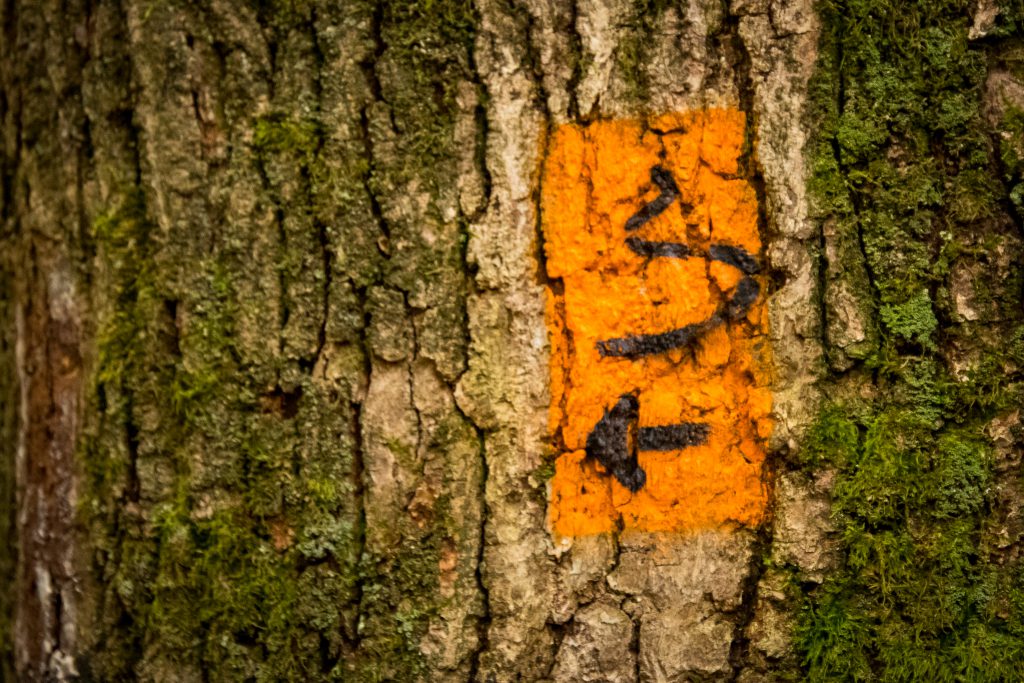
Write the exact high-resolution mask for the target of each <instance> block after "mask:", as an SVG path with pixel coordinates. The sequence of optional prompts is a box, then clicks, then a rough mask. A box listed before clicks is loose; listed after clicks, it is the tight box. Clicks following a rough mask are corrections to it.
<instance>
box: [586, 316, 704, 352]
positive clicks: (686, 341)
mask: <svg viewBox="0 0 1024 683" xmlns="http://www.w3.org/2000/svg"><path fill="white" fill-rule="evenodd" d="M720 322H721V318H720V317H719V316H718V315H714V316H712V317H711V318H710V319H708V320H707V321H705V322H702V323H694V324H692V325H686V326H685V327H680V328H679V329H676V330H671V331H669V332H662V333H660V334H637V335H633V336H629V337H617V338H615V339H606V340H604V341H599V342H597V350H598V352H599V353H600V354H601V355H602V356H612V357H616V358H640V357H642V356H652V355H654V354H656V353H664V352H666V351H670V350H672V349H679V348H682V347H684V346H689V345H690V344H692V343H693V342H694V341H696V340H697V337H698V336H699V335H701V334H703V333H704V332H706V331H707V330H709V329H710V328H711V327H713V326H714V325H717V324H718V323H720Z"/></svg>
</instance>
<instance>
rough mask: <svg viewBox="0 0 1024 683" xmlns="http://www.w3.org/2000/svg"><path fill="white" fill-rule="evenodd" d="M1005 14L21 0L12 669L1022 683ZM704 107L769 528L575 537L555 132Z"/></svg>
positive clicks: (10, 77)
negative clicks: (724, 207) (726, 182)
mask: <svg viewBox="0 0 1024 683" xmlns="http://www.w3.org/2000/svg"><path fill="white" fill-rule="evenodd" d="M1019 11H1020V10H1019V8H1018V7H1016V6H1015V5H1013V6H1011V5H1007V6H1005V7H1000V6H998V5H995V4H992V3H990V2H987V1H982V2H979V3H969V2H966V0H962V1H961V0H934V1H929V2H922V3H913V4H910V5H908V4H906V3H886V2H880V1H879V0H843V1H839V0H836V1H835V2H824V3H821V4H819V5H818V6H817V13H815V12H813V11H812V4H811V2H810V0H806V1H804V0H801V1H799V2H775V1H772V0H742V1H741V0H733V1H731V2H723V1H718V0H692V1H687V0H644V1H641V2H631V1H629V0H578V1H577V2H544V1H540V0H513V1H511V2H505V1H504V0H479V1H477V2H468V1H465V0H424V1H422V2H399V1H393V2H392V1H390V0H387V1H375V0H355V1H351V2H344V3H335V2H320V1H319V0H286V1H281V2H277V1H274V2H256V3H234V2H226V1H224V0H205V1H203V2H198V3H197V2H184V1H181V2H179V1H177V0H171V1H161V2H150V1H149V0H140V1H138V2H136V1H135V0H98V1H95V0H94V1H92V2H82V3H75V2H72V3H70V4H68V3H59V2H56V1H55V0H54V1H50V0H48V1H47V2H17V1H13V2H8V3H4V4H3V5H2V7H0V18H2V21H0V25H2V27H3V31H4V34H3V41H2V42H0V67H2V68H0V119H2V130H3V147H2V160H0V161H2V181H3V182H2V185H0V192H2V194H0V221H2V222H0V246H2V248H3V255H2V257H0V287H2V289H0V326H2V332H0V511H3V512H4V514H2V515H0V585H7V584H8V583H10V584H11V585H12V586H13V588H12V590H11V591H8V592H4V593H3V594H0V642H2V643H3V645H0V677H4V678H5V679H6V678H8V677H12V676H13V674H12V673H11V672H12V670H14V669H16V670H17V674H18V676H20V677H21V678H22V679H24V680H53V679H60V680H65V679H74V678H75V677H80V678H82V679H85V680H89V679H92V680H138V679H141V680H154V681H155V680H181V681H203V680H267V681H272V680H273V681H277V680H346V681H348V680H352V681H376V680H401V681H415V680H451V681H467V680H479V681H488V682H490V681H513V680H531V681H532V680H538V681H539V680H565V681H568V680H574V681H575V680H615V681H636V680H662V679H668V680H741V681H746V682H747V683H751V682H753V681H760V680H779V679H786V678H792V679H801V678H806V677H809V678H811V679H814V680H836V679H857V680H875V679H878V680H1007V679H1012V678H1013V676H1014V674H1015V672H1016V671H1018V670H1019V669H1020V667H1021V665H1022V662H1021V659H1022V658H1024V654H1022V653H1024V650H1022V648H1021V643H1024V612H1021V610H1022V609H1024V597H1022V596H1024V586H1022V585H1020V581H1019V576H1018V575H1019V574H1020V567H1019V561H1020V560H1019V556H1020V548H1021V547H1022V546H1021V545H1020V543H1021V539H1022V538H1024V524H1022V523H1021V521H1020V519H1021V517H1020V515H1021V511H1022V505H1024V494H1022V493H1021V488H1020V487H1021V486H1022V481H1021V477H1020V467H1021V457H1020V439H1021V429H1022V428H1021V424H1020V419H1019V417H1020V410H1021V403H1022V401H1024V398H1022V396H1021V391H1020V386H1019V385H1020V376H1019V375H1020V368H1021V366H1022V364H1024V326H1022V322H1024V312H1022V309H1021V297H1022V296H1024V295H1022V285H1024V282H1022V271H1021V269H1020V265H1019V261H1020V256H1021V252H1022V251H1024V245H1022V241H1021V237H1022V236H1021V234H1020V226H1021V225H1022V220H1024V219H1022V216H1024V214H1022V213H1021V211H1022V208H1021V207H1022V206H1024V199H1022V197H1024V190H1022V189H1021V188H1022V187H1024V185H1022V183H1024V94H1022V93H1024V76H1022V75H1021V74H1022V73H1024V70H1022V69H1021V59H1022V54H1024V52H1022V46H1021V22H1022V21H1024V17H1022V16H1021V15H1020V14H1019ZM816 50H820V57H818V56H816ZM812 72H813V73H814V74H815V75H814V76H813V78H811V75H812ZM708 106H725V107H732V108H736V109H738V110H740V111H742V113H743V115H744V119H745V121H746V126H747V128H746V144H745V146H744V151H743V155H742V158H741V159H740V160H739V161H740V163H739V175H740V176H741V177H742V179H743V180H744V181H745V182H747V183H750V184H751V185H752V186H753V187H754V188H755V189H756V193H757V197H758V202H759V205H760V211H761V214H760V217H759V218H760V229H761V232H762V238H763V240H762V241H763V242H764V243H765V245H766V247H765V250H764V253H763V254H760V255H759V257H760V258H761V259H762V262H763V263H765V264H766V265H767V269H766V270H767V275H768V281H769V287H768V292H767V296H768V298H767V303H768V309H769V325H768V327H769V329H770V335H771V341H772V345H773V354H774V358H775V367H774V368H773V374H774V378H775V382H774V385H773V390H774V395H775V407H774V417H775V422H776V427H775V431H774V434H773V435H772V437H771V443H770V448H771V454H770V457H769V461H768V463H769V464H768V468H767V470H766V478H765V487H766V489H767V490H768V492H769V493H770V496H771V500H772V514H771V515H770V516H769V518H768V519H767V520H766V521H765V523H764V524H762V525H761V526H759V527H758V528H756V529H740V530H737V531H735V533H732V532H730V533H719V532H717V531H713V532H709V533H707V534H698V535H693V536H689V537H682V536H678V537H677V536H672V535H656V534H650V535H643V534H632V535H630V534H622V533H610V534H603V535H598V536H594V537H588V538H581V539H576V540H575V541H572V540H570V541H567V542H565V543H560V544H557V545H556V544H555V542H554V541H553V539H552V538H551V536H550V535H549V533H548V530H547V529H546V523H547V517H546V505H547V496H548V492H547V489H546V487H547V480H548V478H549V476H550V472H551V469H552V451H553V445H552V444H551V442H550V437H549V435H548V433H547V429H548V424H547V407H548V406H547V404H548V400H549V396H548V385H547V378H548V375H547V372H548V361H549V359H548V344H547V340H546V336H545V323H544V301H545V294H546V290H550V291H557V290H558V288H559V286H560V283H558V282H553V281H550V280H549V279H548V278H547V277H546V275H545V274H544V273H545V268H544V263H543V240H544V235H543V234H541V229H540V226H541V224H542V222H541V220H540V214H539V212H540V196H541V195H540V185H541V183H542V182H543V179H542V178H541V177H540V175H539V169H541V168H542V166H543V163H542V162H543V159H544V157H545V155H546V154H548V153H549V152H550V150H549V149H548V144H549V138H550V134H551V132H552V131H553V130H554V128H555V127H556V126H558V125H561V124H565V123H569V122H574V123H578V124H582V125H586V124H587V123H588V122H591V121H594V120H598V119H601V118H609V117H637V118H640V119H643V118H644V117H645V116H648V115H658V114H662V113H665V112H671V111H681V110H686V109H698V108H701V107H708ZM823 394H824V395H827V396H828V397H829V400H828V401H826V402H824V403H822V402H821V400H820V399H821V396H822V395H823ZM809 425H810V428H809V430H808V426H809ZM15 512H16V513H17V514H15ZM8 539H10V542H7V541H8Z"/></svg>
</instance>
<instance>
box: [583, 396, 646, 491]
mask: <svg viewBox="0 0 1024 683" xmlns="http://www.w3.org/2000/svg"><path fill="white" fill-rule="evenodd" d="M639 408H640V404H639V402H638V401H637V399H636V396H634V395H633V394H623V395H622V396H620V397H619V400H618V402H617V403H616V404H615V405H614V406H612V409H611V410H605V411H604V417H602V418H601V419H600V420H599V421H598V423H597V424H596V425H594V429H593V430H592V431H591V432H590V434H589V435H588V436H587V447H586V451H587V457H588V458H594V459H595V460H597V461H598V462H599V463H601V464H602V465H604V466H605V468H606V469H607V470H608V471H609V472H611V473H612V475H613V476H614V477H615V478H616V479H618V480H619V483H621V484H622V485H623V486H625V487H626V488H628V489H629V490H630V491H632V492H634V493H636V492H637V491H639V490H640V489H642V488H643V486H644V484H645V483H647V474H646V473H645V472H644V471H643V468H641V467H640V464H639V462H638V461H637V421H638V420H639Z"/></svg>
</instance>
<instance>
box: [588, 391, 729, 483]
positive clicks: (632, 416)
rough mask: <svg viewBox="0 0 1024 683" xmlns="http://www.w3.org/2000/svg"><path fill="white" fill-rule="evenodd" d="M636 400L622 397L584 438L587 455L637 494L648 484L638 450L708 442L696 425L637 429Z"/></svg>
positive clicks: (672, 448) (701, 426)
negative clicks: (585, 438) (638, 456)
mask: <svg viewBox="0 0 1024 683" xmlns="http://www.w3.org/2000/svg"><path fill="white" fill-rule="evenodd" d="M639 407H640V405H639V401H637V398H636V396H634V395H633V394H623V395H622V396H620V397H619V400H618V401H617V402H616V404H615V405H614V406H612V408H611V410H605V411H604V416H603V417H602V418H601V419H600V420H599V421H598V423H597V424H596V425H595V426H594V429H593V430H592V431H591V432H590V434H589V435H588V436H587V445H586V453H587V457H588V458H593V459H595V460H597V461H598V462H599V463H601V464H602V465H604V467H605V469H607V470H608V471H609V472H610V473H611V474H612V476H614V477H615V478H616V479H618V480H619V483H620V484H622V485H623V486H625V487H626V488H628V489H629V490H630V491H632V492H634V493H636V492H637V491H639V490H640V489H641V488H643V486H644V484H645V483H647V473H646V472H644V470H643V468H642V467H640V462H639V460H638V458H637V453H638V452H639V451H675V450H682V449H684V448H688V447H690V446H700V445H703V444H705V443H707V440H708V433H709V432H710V429H709V427H708V425H706V424H703V423H698V422H681V423H679V424H674V425H665V426H661V427H640V428H638V427H637V422H638V421H639Z"/></svg>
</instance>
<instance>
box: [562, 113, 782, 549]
mask: <svg viewBox="0 0 1024 683" xmlns="http://www.w3.org/2000/svg"><path fill="white" fill-rule="evenodd" d="M744 126H745V119H744V115H743V113H742V112H740V111H737V110H733V109H709V110H703V111H693V112H687V113H682V114H670V115H666V116H662V117H659V118H657V119H655V120H652V121H649V122H648V125H647V126H645V125H643V123H642V122H641V121H637V120H613V121H601V122H596V123H592V124H590V125H589V126H586V127H582V126H577V125H565V126H562V127H560V128H559V129H557V130H556V131H555V132H554V134H553V138H552V140H551V146H550V152H549V154H548V156H547V158H546V160H545V165H544V169H543V174H544V175H543V194H542V223H543V230H544V239H545V251H546V256H547V270H548V275H549V276H550V277H551V278H553V279H556V280H559V281H560V282H561V283H562V287H561V288H559V291H558V293H556V292H555V290H551V291H550V292H549V298H548V307H547V311H548V312H547V320H548V331H549V335H550V339H551V378H550V379H551V410H550V429H551V432H552V435H553V438H554V441H555V443H556V444H557V446H558V448H559V449H560V450H561V454H560V455H559V456H558V458H557V460H556V463H555V475H554V478H553V480H552V488H551V501H550V508H549V515H550V523H551V527H552V530H553V532H554V533H555V534H556V535H558V536H582V535H587V534H595V533H601V532H605V531H610V530H613V529H616V528H619V527H620V526H621V527H622V528H625V529H637V530H642V531H691V530H700V529H709V528H724V529H732V528H735V527H736V526H738V525H753V524H757V523H758V522H759V521H760V520H761V519H762V517H763V515H764V511H765V504H766V490H765V486H764V482H763V478H762V469H763V463H764V457H765V445H764V444H765V440H766V439H767V437H768V436H769V435H770V433H771V429H772V422H771V418H770V413H771V407H772V399H771V392H770V389H769V377H768V367H769V364H768V362H767V359H768V356H767V354H768V344H767V335H766V332H767V330H766V317H767V316H766V315H765V310H764V308H765V307H764V297H763V292H764V286H765V282H764V281H763V280H762V279H761V276H760V275H753V274H752V273H753V270H751V272H750V273H744V272H743V271H742V270H741V269H740V268H739V267H737V265H736V264H735V263H732V264H730V263H727V262H725V261H723V260H722V259H721V258H717V259H713V258H710V257H709V253H717V254H721V253H722V252H721V248H722V247H728V248H734V249H733V251H734V252H745V253H746V254H749V255H751V256H752V257H753V258H754V259H756V260H757V261H758V262H760V261H761V258H760V250H761V241H760V237H759V235H758V227H757V197H756V194H755V192H754V189H753V187H751V185H750V183H749V182H748V181H747V180H745V179H743V178H738V177H736V175H737V173H738V171H739V165H738V160H739V156H740V153H741V149H742V146H743V140H744ZM655 167H658V168H660V169H663V170H664V171H667V172H668V173H669V174H671V178H672V179H673V180H674V183H675V187H676V189H677V190H678V195H677V196H671V195H666V197H665V198H663V199H660V200H659V199H658V197H659V195H662V194H665V192H664V191H663V188H659V186H658V184H657V183H655V182H653V180H652V172H651V169H652V168H655ZM673 192H674V190H673ZM668 199H671V200H672V201H671V202H670V203H669V204H668V205H667V207H665V206H664V204H665V202H667V201H668ZM659 202H660V203H659ZM645 206H647V207H656V208H649V209H648V210H647V214H644V217H643V219H642V220H641V219H637V218H633V217H634V216H637V215H640V213H642V212H643V210H644V209H643V207H645ZM638 212H640V213H638ZM648 214H653V215H648ZM631 218H633V220H632V221H630V219H631ZM627 222H630V226H631V227H632V228H633V229H632V230H627ZM638 223H642V224H640V225H639V226H637V224H638ZM629 238H632V239H633V242H632V245H633V246H632V247H631V246H630V244H631V243H628V242H627V239H629ZM636 240H642V241H644V244H645V245H646V246H644V249H645V250H646V251H644V252H643V253H641V250H640V249H639V247H637V241H636ZM652 243H653V246H651V245H652ZM662 245H674V246H668V247H665V246H662ZM680 245H685V246H680ZM715 245H720V246H719V247H717V248H718V249H719V251H718V252H714V251H713V249H712V247H713V246H715ZM654 252H656V253H654ZM644 254H646V255H644ZM652 254H653V255H652ZM762 272H763V269H762ZM745 275H750V277H745ZM744 279H746V280H748V282H746V283H745V285H746V286H747V289H748V290H750V289H751V288H754V289H757V287H756V285H755V284H754V283H755V282H756V283H757V284H759V285H760V287H759V291H760V293H759V294H758V295H757V298H756V299H754V300H753V301H752V303H749V304H748V306H747V307H744V308H742V309H741V310H740V312H739V313H738V314H736V315H735V316H734V317H731V318H730V317H729V316H727V315H723V314H722V311H723V310H724V309H723V306H724V305H727V304H728V303H729V301H731V300H732V301H736V300H737V292H738V291H739V290H741V289H743V287H744V283H741V280H744ZM715 316H718V317H717V318H716V317H715ZM709 321H710V322H709ZM687 325H698V326H701V327H700V332H699V334H698V335H697V338H696V340H695V341H694V342H693V343H691V344H687V345H681V346H679V347H675V348H667V349H665V350H664V351H661V352H657V353H645V354H644V355H638V356H634V357H627V356H615V355H608V354H607V353H604V354H603V353H602V350H601V348H602V347H601V345H600V344H599V342H606V341H607V340H612V339H622V338H629V337H637V336H641V335H660V334H663V333H666V332H671V331H673V330H679V329H681V328H683V327H685V326H687ZM604 348H605V349H607V348H608V346H607V345H605V347H604ZM626 394H632V395H633V396H635V397H636V399H637V403H638V413H637V414H638V425H636V426H637V428H638V429H640V430H642V429H643V428H646V427H659V426H666V425H676V424H681V423H694V424H698V425H706V427H701V428H700V429H702V430H706V431H704V432H702V434H706V436H704V437H703V438H704V442H703V443H701V444H699V445H691V446H686V447H684V448H681V449H680V450H649V451H647V450H639V453H638V458H639V466H640V468H642V469H643V472H644V474H645V478H644V482H643V485H642V486H641V487H640V488H639V490H637V491H635V492H633V491H631V490H630V488H629V487H628V486H625V485H623V484H622V483H620V481H619V480H618V479H616V477H615V476H612V474H611V473H610V472H609V471H608V469H606V467H605V466H604V465H602V464H601V463H600V462H598V461H597V460H596V459H595V458H593V457H587V454H586V450H585V449H586V448H587V439H588V435H590V434H591V432H592V431H593V430H594V427H595V425H597V423H598V422H599V421H601V419H602V417H604V416H605V413H606V411H608V410H610V409H611V408H612V407H613V406H614V405H615V404H616V402H617V401H618V400H619V398H620V397H621V396H623V395H626ZM649 431H651V430H649ZM634 441H635V440H634ZM641 441H642V440H641Z"/></svg>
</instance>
